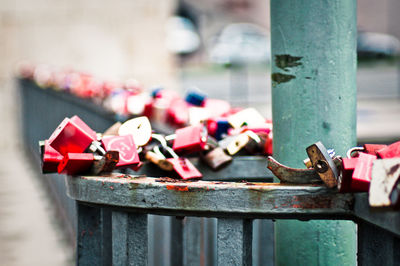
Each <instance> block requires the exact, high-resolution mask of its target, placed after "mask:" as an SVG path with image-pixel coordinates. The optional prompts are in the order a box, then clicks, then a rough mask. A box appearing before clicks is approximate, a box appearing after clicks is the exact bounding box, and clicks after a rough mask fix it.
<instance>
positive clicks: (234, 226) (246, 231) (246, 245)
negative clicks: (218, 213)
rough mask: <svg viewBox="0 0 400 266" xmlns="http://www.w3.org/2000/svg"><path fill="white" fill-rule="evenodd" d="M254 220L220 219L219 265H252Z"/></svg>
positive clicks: (218, 239) (218, 240)
mask: <svg viewBox="0 0 400 266" xmlns="http://www.w3.org/2000/svg"><path fill="white" fill-rule="evenodd" d="M252 223H253V221H252V220H248V219H232V218H219V219H218V237H217V254H218V265H220V266H224V265H243V266H251V265H252V238H253V224H252Z"/></svg>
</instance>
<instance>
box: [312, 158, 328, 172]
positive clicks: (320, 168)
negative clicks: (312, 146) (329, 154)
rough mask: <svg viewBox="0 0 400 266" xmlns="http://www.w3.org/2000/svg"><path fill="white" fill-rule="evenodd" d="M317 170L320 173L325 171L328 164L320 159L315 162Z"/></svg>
mask: <svg viewBox="0 0 400 266" xmlns="http://www.w3.org/2000/svg"><path fill="white" fill-rule="evenodd" d="M315 170H316V171H317V172H319V173H325V172H326V171H328V164H327V163H326V162H325V161H323V160H318V161H317V163H316V164H315Z"/></svg>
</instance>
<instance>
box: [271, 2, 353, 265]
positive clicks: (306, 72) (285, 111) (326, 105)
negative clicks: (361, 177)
mask: <svg viewBox="0 0 400 266" xmlns="http://www.w3.org/2000/svg"><path fill="white" fill-rule="evenodd" d="M356 9H357V7H356V0H331V1H309V0H271V49H272V74H271V75H272V76H271V79H272V116H273V122H274V128H273V130H274V132H273V133H274V156H275V157H276V158H277V159H278V160H280V161H282V162H283V163H285V164H288V165H290V166H292V167H302V161H303V159H304V158H306V157H307V154H306V152H305V148H306V147H307V146H309V145H310V144H312V143H314V142H316V141H319V140H320V141H322V142H323V143H324V144H325V145H326V146H327V147H332V148H335V149H336V152H337V154H340V155H344V154H345V151H346V149H348V148H349V147H351V146H353V145H355V144H356V65H357V61H356V36H357V28H356V25H357V18H356ZM275 241H276V245H275V260H276V264H277V265H299V264H301V265H317V264H318V265H355V264H356V226H355V224H354V223H352V222H348V221H310V222H300V221H278V222H277V223H276V226H275Z"/></svg>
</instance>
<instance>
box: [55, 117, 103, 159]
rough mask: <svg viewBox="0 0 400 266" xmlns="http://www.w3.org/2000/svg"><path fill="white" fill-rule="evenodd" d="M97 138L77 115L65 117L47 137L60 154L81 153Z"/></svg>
mask: <svg viewBox="0 0 400 266" xmlns="http://www.w3.org/2000/svg"><path fill="white" fill-rule="evenodd" d="M96 139H97V136H96V132H94V131H93V130H92V129H91V128H90V127H89V126H88V125H86V124H85V123H84V122H83V121H82V120H81V119H79V117H77V116H74V117H72V118H71V119H69V118H65V119H64V120H63V121H62V122H61V124H60V125H59V126H58V127H57V129H56V130H55V131H54V132H53V134H52V135H51V136H50V138H49V145H50V146H51V147H53V148H54V149H55V150H56V151H58V152H59V153H60V154H62V155H65V154H67V153H69V152H71V153H82V152H84V151H85V150H86V149H87V148H88V147H89V146H90V144H91V143H92V142H93V141H95V140H96Z"/></svg>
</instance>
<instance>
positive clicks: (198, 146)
mask: <svg viewBox="0 0 400 266" xmlns="http://www.w3.org/2000/svg"><path fill="white" fill-rule="evenodd" d="M206 143H207V129H206V128H205V126H204V125H203V124H198V125H195V126H189V127H184V128H180V129H177V130H176V131H175V139H174V144H173V147H172V148H173V150H174V151H175V152H177V153H181V154H183V153H193V152H197V151H201V150H203V149H204V147H205V145H206Z"/></svg>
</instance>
